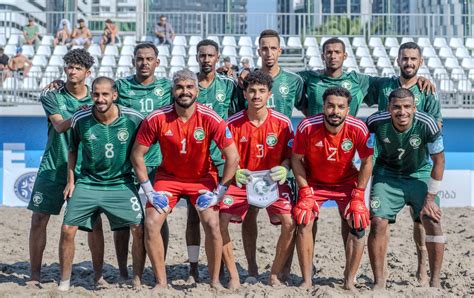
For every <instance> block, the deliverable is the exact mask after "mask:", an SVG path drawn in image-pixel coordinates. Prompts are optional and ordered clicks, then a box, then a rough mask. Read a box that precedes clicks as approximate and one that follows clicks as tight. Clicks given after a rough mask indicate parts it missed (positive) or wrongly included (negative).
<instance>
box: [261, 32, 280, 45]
mask: <svg viewBox="0 0 474 298" xmlns="http://www.w3.org/2000/svg"><path fill="white" fill-rule="evenodd" d="M265 37H276V38H277V39H278V45H280V34H278V32H277V31H275V30H273V29H265V30H263V31H262V32H261V33H260V36H259V37H258V44H259V45H260V41H261V40H262V38H265Z"/></svg>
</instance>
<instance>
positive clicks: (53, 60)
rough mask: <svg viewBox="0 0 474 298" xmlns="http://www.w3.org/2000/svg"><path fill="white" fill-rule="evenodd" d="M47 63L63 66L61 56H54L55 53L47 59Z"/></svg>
mask: <svg viewBox="0 0 474 298" xmlns="http://www.w3.org/2000/svg"><path fill="white" fill-rule="evenodd" d="M48 65H49V66H59V67H63V66H64V60H63V57H62V56H56V55H53V56H51V58H50V59H49V64H48Z"/></svg>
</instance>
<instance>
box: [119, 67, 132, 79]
mask: <svg viewBox="0 0 474 298" xmlns="http://www.w3.org/2000/svg"><path fill="white" fill-rule="evenodd" d="M131 74H132V72H131V71H130V67H128V66H119V67H117V71H116V72H115V77H117V78H122V77H126V76H129V75H131Z"/></svg>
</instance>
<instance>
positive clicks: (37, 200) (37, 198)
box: [31, 192, 43, 207]
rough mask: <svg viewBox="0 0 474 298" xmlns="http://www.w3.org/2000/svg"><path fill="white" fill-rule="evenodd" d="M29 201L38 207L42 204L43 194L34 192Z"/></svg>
mask: <svg viewBox="0 0 474 298" xmlns="http://www.w3.org/2000/svg"><path fill="white" fill-rule="evenodd" d="M31 200H32V201H33V204H34V205H35V206H36V207H38V206H39V205H40V204H41V203H42V202H43V194H42V193H40V192H35V194H34V195H33V197H32V198H31Z"/></svg>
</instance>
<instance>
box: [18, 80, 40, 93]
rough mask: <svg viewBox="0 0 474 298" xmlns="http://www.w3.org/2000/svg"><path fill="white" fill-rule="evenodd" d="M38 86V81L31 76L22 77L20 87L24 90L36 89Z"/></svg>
mask: <svg viewBox="0 0 474 298" xmlns="http://www.w3.org/2000/svg"><path fill="white" fill-rule="evenodd" d="M38 88H39V85H38V81H37V80H36V78H31V77H28V78H23V82H22V84H21V89H24V90H38Z"/></svg>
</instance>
